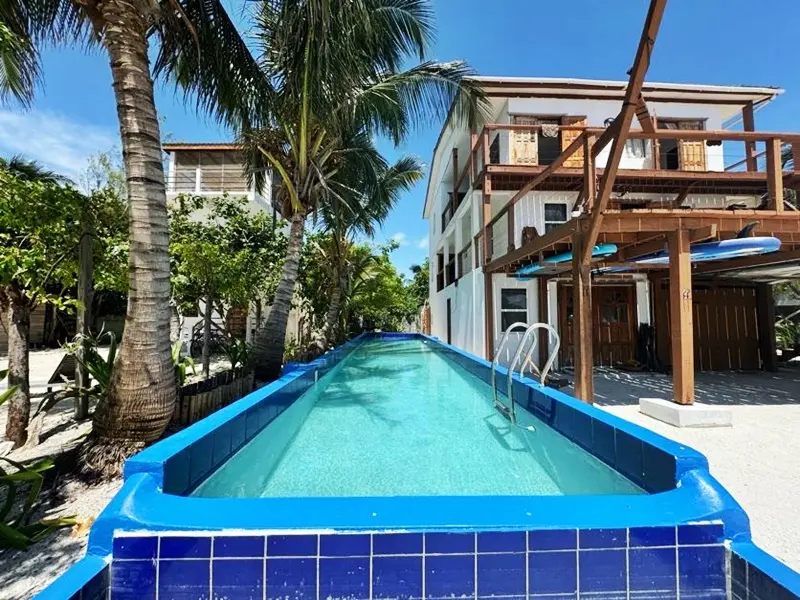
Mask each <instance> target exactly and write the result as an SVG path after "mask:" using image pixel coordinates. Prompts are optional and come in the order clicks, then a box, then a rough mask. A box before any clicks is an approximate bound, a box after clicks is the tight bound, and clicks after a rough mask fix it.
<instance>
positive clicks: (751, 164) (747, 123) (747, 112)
mask: <svg viewBox="0 0 800 600" xmlns="http://www.w3.org/2000/svg"><path fill="white" fill-rule="evenodd" d="M742 127H743V128H744V130H745V131H755V130H756V121H755V114H754V111H753V101H752V100H751V101H749V102H748V103H747V104H745V105H744V107H743V108H742ZM744 156H745V163H746V164H747V170H748V171H757V170H758V163H757V160H756V143H755V142H749V141H748V142H745V143H744Z"/></svg>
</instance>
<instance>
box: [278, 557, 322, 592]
mask: <svg viewBox="0 0 800 600" xmlns="http://www.w3.org/2000/svg"><path fill="white" fill-rule="evenodd" d="M286 598H290V599H291V600H316V599H317V559H316V558H270V559H267V599H268V600H286Z"/></svg>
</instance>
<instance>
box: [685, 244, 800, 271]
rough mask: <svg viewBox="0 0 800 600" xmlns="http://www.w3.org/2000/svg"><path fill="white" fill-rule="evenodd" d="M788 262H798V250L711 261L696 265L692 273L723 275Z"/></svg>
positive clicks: (799, 260) (799, 257) (799, 253)
mask: <svg viewBox="0 0 800 600" xmlns="http://www.w3.org/2000/svg"><path fill="white" fill-rule="evenodd" d="M789 262H800V250H785V251H783V252H773V253H771V254H761V255H759V256H745V257H743V258H734V259H731V260H724V261H721V260H720V261H713V262H709V263H705V264H701V265H697V266H696V267H695V269H694V272H695V274H697V275H710V274H712V273H724V272H725V271H739V270H741V269H752V268H756V267H769V266H772V265H780V264H783V263H789Z"/></svg>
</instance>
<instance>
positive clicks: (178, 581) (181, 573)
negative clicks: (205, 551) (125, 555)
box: [111, 560, 211, 600]
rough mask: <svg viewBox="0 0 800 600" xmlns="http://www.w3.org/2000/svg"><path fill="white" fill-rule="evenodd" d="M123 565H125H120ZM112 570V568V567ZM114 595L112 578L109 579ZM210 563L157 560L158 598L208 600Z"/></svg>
mask: <svg viewBox="0 0 800 600" xmlns="http://www.w3.org/2000/svg"><path fill="white" fill-rule="evenodd" d="M122 564H125V563H122ZM112 568H113V567H112ZM111 583H112V594H111V595H112V596H113V595H114V589H113V585H114V584H115V579H114V576H113V575H112V578H111ZM210 585H211V561H209V560H159V561H158V597H159V598H169V599H170V600H209V598H210Z"/></svg>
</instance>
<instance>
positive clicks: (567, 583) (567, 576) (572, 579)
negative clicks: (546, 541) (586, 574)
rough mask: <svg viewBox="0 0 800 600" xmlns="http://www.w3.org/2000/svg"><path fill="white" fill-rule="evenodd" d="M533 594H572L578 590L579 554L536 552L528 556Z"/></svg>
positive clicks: (529, 576)
mask: <svg viewBox="0 0 800 600" xmlns="http://www.w3.org/2000/svg"><path fill="white" fill-rule="evenodd" d="M528 581H529V583H528V585H529V587H530V593H531V594H565V593H569V594H572V593H574V592H575V591H577V589H578V553H577V552H536V553H532V554H529V555H528Z"/></svg>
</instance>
